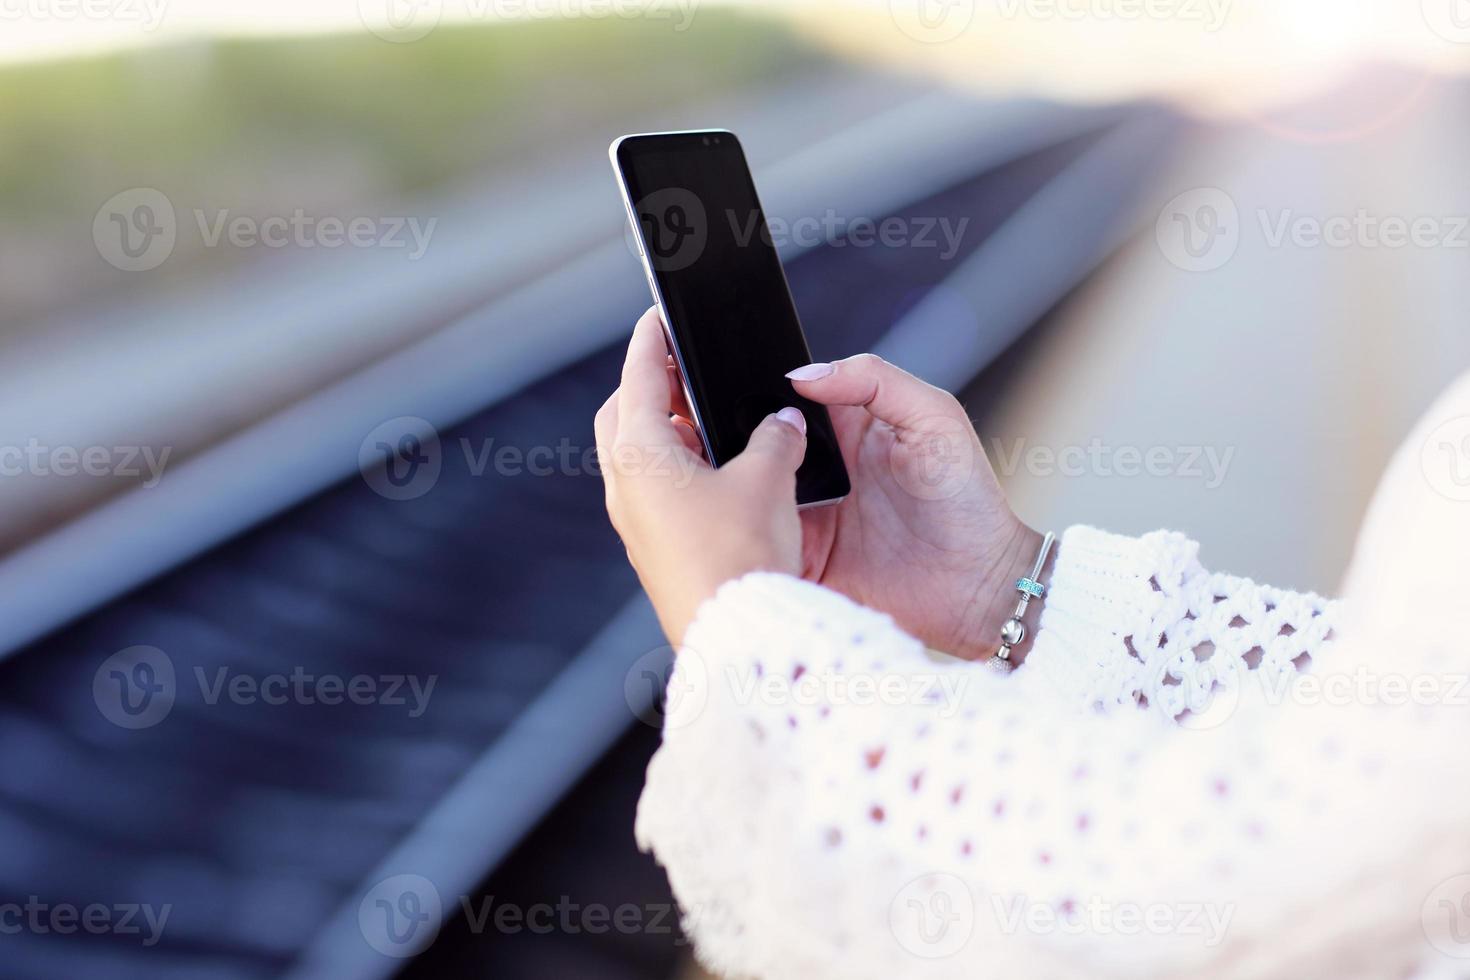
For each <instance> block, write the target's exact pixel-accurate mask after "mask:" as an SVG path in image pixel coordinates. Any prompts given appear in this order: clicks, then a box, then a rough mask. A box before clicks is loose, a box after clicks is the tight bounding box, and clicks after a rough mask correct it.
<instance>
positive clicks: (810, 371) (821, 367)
mask: <svg viewBox="0 0 1470 980" xmlns="http://www.w3.org/2000/svg"><path fill="white" fill-rule="evenodd" d="M835 370H837V369H836V368H834V367H833V366H832V365H830V364H828V363H826V362H824V361H818V362H817V363H815V364H806V365H803V366H802V367H799V368H797V369H796V370H795V371H787V372H786V377H788V378H790V379H791V380H792V381H816V380H818V379H819V378H825V377H826V376H827V375H829V374H831V373H832V372H833V371H835Z"/></svg>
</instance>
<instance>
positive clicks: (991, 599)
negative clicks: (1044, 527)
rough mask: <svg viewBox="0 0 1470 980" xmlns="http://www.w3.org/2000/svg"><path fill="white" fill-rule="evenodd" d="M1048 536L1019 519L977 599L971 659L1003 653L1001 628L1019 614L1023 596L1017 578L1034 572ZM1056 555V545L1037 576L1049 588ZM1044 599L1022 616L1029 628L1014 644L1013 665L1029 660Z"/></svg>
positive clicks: (1033, 602)
mask: <svg viewBox="0 0 1470 980" xmlns="http://www.w3.org/2000/svg"><path fill="white" fill-rule="evenodd" d="M1044 537H1045V536H1044V535H1043V534H1042V533H1041V532H1040V531H1037V530H1035V529H1033V528H1031V527H1028V526H1027V525H1025V524H1023V523H1021V522H1020V521H1017V522H1016V530H1015V532H1014V533H1013V534H1012V535H1011V537H1010V540H1009V541H1008V542H1007V543H1006V545H1005V547H1004V548H1003V549H1002V551H1001V555H1000V557H999V558H998V559H997V561H996V562H995V563H994V564H993V565H992V569H993V574H992V576H990V577H989V578H988V579H987V582H986V583H985V585H984V587H983V588H982V590H981V591H980V592H977V594H976V597H975V602H974V609H975V611H976V616H975V618H974V622H973V626H972V630H971V632H970V635H969V637H968V639H969V644H968V646H969V650H968V652H967V653H966V656H967V657H968V658H970V659H982V660H988V659H990V658H991V657H993V656H995V655H996V654H997V653H998V652H999V650H1000V646H1001V628H1002V627H1003V626H1004V625H1005V623H1006V621H1007V620H1009V619H1010V618H1011V617H1012V616H1014V615H1015V614H1016V603H1017V601H1018V600H1019V599H1020V598H1021V594H1020V592H1019V591H1018V590H1017V589H1016V581H1017V580H1018V579H1021V578H1024V577H1027V576H1030V575H1031V572H1032V569H1033V568H1034V567H1035V564H1036V556H1037V555H1038V554H1039V553H1040V552H1041V546H1042V541H1043V539H1044ZM1056 555H1057V549H1056V548H1053V549H1052V550H1051V553H1050V554H1048V555H1047V559H1046V563H1045V564H1044V565H1043V566H1042V569H1041V574H1040V575H1039V576H1038V577H1037V581H1038V582H1040V583H1041V584H1042V585H1043V586H1045V587H1047V588H1048V589H1049V588H1050V585H1051V576H1052V570H1053V569H1054V568H1055V566H1056ZM1044 601H1045V599H1044V597H1043V598H1041V599H1036V600H1033V601H1032V602H1030V603H1029V604H1028V606H1027V609H1026V612H1025V613H1024V614H1023V615H1022V616H1021V622H1022V624H1023V625H1024V626H1025V627H1026V635H1025V637H1024V638H1023V639H1022V640H1021V641H1020V642H1019V643H1016V644H1014V645H1012V647H1011V652H1010V657H1009V660H1010V662H1011V663H1012V664H1016V665H1019V664H1021V663H1022V662H1023V661H1024V660H1025V659H1026V654H1027V653H1028V652H1029V651H1030V649H1031V644H1032V642H1033V641H1034V640H1035V637H1036V633H1037V632H1038V630H1039V629H1040V620H1041V604H1042V602H1044Z"/></svg>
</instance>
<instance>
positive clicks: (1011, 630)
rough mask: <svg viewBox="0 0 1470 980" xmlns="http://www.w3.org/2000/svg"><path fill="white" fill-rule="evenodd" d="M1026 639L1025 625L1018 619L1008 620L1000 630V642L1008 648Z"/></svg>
mask: <svg viewBox="0 0 1470 980" xmlns="http://www.w3.org/2000/svg"><path fill="white" fill-rule="evenodd" d="M1024 639H1026V625H1025V624H1024V623H1022V622H1021V621H1020V620H1019V619H1015V618H1012V619H1008V620H1006V621H1005V625H1004V626H1002V627H1001V628H1000V641H1001V642H1002V643H1004V644H1005V645H1006V646H1008V647H1013V646H1015V645H1016V644H1018V643H1020V642H1021V641H1022V640H1024Z"/></svg>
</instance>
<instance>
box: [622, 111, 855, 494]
mask: <svg viewBox="0 0 1470 980" xmlns="http://www.w3.org/2000/svg"><path fill="white" fill-rule="evenodd" d="M608 155H609V157H611V159H612V164H613V171H614V173H615V174H616V176H617V180H618V187H619V188H620V190H621V191H622V196H623V204H624V206H625V207H626V208H627V211H628V220H629V221H630V222H631V223H632V226H633V238H634V241H635V243H636V245H637V248H638V252H639V255H640V256H641V258H642V261H643V268H644V272H645V273H646V274H647V276H648V285H649V288H650V289H651V290H652V291H653V299H654V302H655V303H656V304H657V305H658V308H659V312H660V313H661V314H662V315H663V321H664V330H665V332H666V333H667V336H668V342H669V348H670V350H672V351H673V355H674V361H675V363H676V364H677V365H678V367H679V374H680V377H681V378H682V380H683V384H684V395H685V398H686V399H687V400H688V402H689V408H690V411H692V412H693V413H694V418H693V419H692V420H691V421H693V422H694V424H695V426H696V427H697V428H698V429H699V436H700V439H701V440H702V441H703V443H704V450H705V454H706V456H707V457H708V458H709V461H710V463H711V464H712V465H714V466H720V465H722V464H724V463H727V462H729V461H730V460H732V459H734V458H735V457H736V456H738V455H739V454H740V453H741V451H743V450H744V449H745V444H746V442H747V441H748V440H749V439H750V434H751V433H752V432H753V431H755V428H756V426H758V425H759V424H760V423H761V420H763V419H764V418H765V417H766V416H767V415H770V414H771V413H772V412H775V411H778V410H780V409H782V408H784V407H786V406H788V405H792V406H795V407H796V408H799V409H801V412H802V414H803V415H805V416H806V423H807V449H806V459H805V460H804V461H803V462H802V464H801V468H800V469H798V470H797V472H796V502H797V504H798V505H800V506H803V507H819V506H822V505H825V504H835V503H837V502H838V501H840V500H842V499H843V498H844V497H846V496H847V494H848V492H849V490H850V489H851V485H850V483H849V482H848V477H847V467H846V466H844V465H843V462H842V452H841V450H840V449H839V447H838V445H837V434H836V432H835V431H834V430H833V428H832V418H831V416H830V415H829V414H828V412H827V409H826V407H825V406H822V405H818V404H817V403H816V402H813V401H809V400H807V399H805V398H802V397H801V396H800V395H798V394H797V393H796V392H795V390H794V389H793V388H792V386H791V382H790V381H788V380H787V379H786V377H785V375H786V372H787V371H790V370H792V369H793V368H797V367H800V366H801V365H803V364H809V363H811V359H812V357H811V350H810V349H809V348H808V347H807V342H806V335H805V334H804V333H802V329H801V320H800V319H799V318H798V317H797V314H796V304H795V303H794V302H793V301H792V299H791V288H790V286H789V285H788V284H787V282H786V272H785V270H784V269H782V267H781V259H780V257H779V256H778V255H777V254H776V248H775V245H774V244H773V242H772V241H771V235H770V231H769V229H768V228H767V226H766V217H765V213H764V212H763V211H762V210H761V204H760V199H759V198H758V197H757V196H756V192H755V181H754V179H752V177H751V175H750V168H749V166H747V165H746V162H745V153H744V151H743V150H742V149H741V146H740V141H739V140H738V139H736V138H735V134H733V133H731V132H728V131H726V130H718V129H712V130H701V131H696V132H684V133H649V134H644V135H638V136H624V137H622V138H621V139H618V140H615V141H614V142H613V144H612V147H611V148H610V149H609V151H608Z"/></svg>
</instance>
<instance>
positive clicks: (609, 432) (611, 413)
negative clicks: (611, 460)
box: [592, 389, 618, 453]
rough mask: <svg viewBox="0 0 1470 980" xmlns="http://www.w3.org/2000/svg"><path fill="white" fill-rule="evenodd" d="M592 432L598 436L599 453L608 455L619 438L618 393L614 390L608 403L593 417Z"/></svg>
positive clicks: (608, 398) (603, 404) (608, 397)
mask: <svg viewBox="0 0 1470 980" xmlns="http://www.w3.org/2000/svg"><path fill="white" fill-rule="evenodd" d="M592 431H593V432H594V433H596V435H597V451H598V452H599V453H606V452H608V450H610V449H611V448H612V444H613V443H614V442H615V441H616V440H617V438H618V392H617V389H614V390H613V393H612V394H611V395H608V396H607V401H605V402H603V403H602V407H601V408H599V409H598V410H597V414H596V415H594V416H593V417H592Z"/></svg>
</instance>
